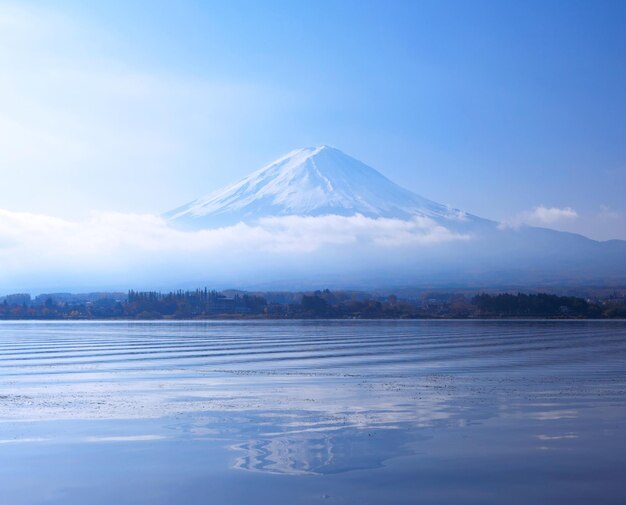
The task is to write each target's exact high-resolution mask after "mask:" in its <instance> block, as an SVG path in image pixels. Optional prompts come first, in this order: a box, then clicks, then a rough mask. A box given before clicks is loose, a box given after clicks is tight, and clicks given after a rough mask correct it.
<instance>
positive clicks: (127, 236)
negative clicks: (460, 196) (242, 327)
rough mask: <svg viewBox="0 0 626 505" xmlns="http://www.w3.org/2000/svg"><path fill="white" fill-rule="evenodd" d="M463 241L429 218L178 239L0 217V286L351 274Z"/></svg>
mask: <svg viewBox="0 0 626 505" xmlns="http://www.w3.org/2000/svg"><path fill="white" fill-rule="evenodd" d="M467 239H469V236H467V235H462V234H458V233H456V232H453V231H451V230H449V229H447V228H445V227H443V226H440V225H438V224H437V223H436V222H434V221H432V220H430V219H428V218H417V219H414V220H412V221H401V220H397V219H371V218H367V217H364V216H360V215H357V216H352V217H342V216H322V217H298V216H288V217H275V218H264V219H261V220H260V222H259V224H258V225H254V226H252V225H246V224H242V223H240V224H237V225H235V226H230V227H226V228H219V229H209V230H200V231H182V230H178V229H175V228H173V227H171V226H169V224H168V223H167V221H166V220H164V219H162V218H161V217H158V216H153V215H147V214H120V213H93V214H91V215H90V216H89V217H88V218H87V219H85V220H83V221H70V220H66V219H60V218H56V217H50V216H46V215H41V214H32V213H23V212H12V211H8V210H0V262H2V264H3V270H2V272H1V273H0V282H3V283H4V284H5V285H6V284H7V283H9V284H10V283H13V284H14V285H16V287H17V284H16V283H20V282H21V283H28V284H30V285H32V283H33V282H35V281H37V280H38V279H46V282H47V283H49V284H50V283H52V284H54V285H57V286H62V285H63V284H64V283H66V284H67V283H68V281H73V280H75V279H76V278H84V279H85V282H86V284H88V285H92V286H95V285H101V284H102V280H103V279H106V280H108V281H111V282H115V283H117V284H120V283H125V282H130V283H132V282H134V281H133V280H132V279H139V278H142V279H146V280H147V281H148V282H151V283H158V282H164V283H166V282H171V281H173V282H176V281H180V280H181V279H183V278H187V277H194V276H199V275H207V274H211V275H214V276H215V275H218V274H220V275H222V276H223V277H225V278H226V277H228V275H229V272H230V274H233V273H237V275H243V274H244V273H245V272H247V273H250V274H251V275H254V274H255V273H256V272H258V271H263V270H268V269H274V270H276V271H283V270H285V271H286V270H289V269H290V268H291V269H292V271H294V272H297V271H298V269H303V268H304V269H308V270H309V273H310V271H311V269H315V268H316V266H315V265H317V268H320V269H322V268H323V267H321V266H320V265H322V264H323V263H324V262H326V264H332V265H341V264H342V263H343V264H345V265H346V266H347V267H350V268H352V267H354V266H355V265H356V264H358V263H359V261H361V262H362V263H363V264H367V265H368V266H367V268H370V269H371V268H375V267H376V266H377V264H383V263H384V262H385V261H387V260H388V259H389V255H390V254H392V255H393V254H394V251H396V252H398V253H399V254H402V253H404V252H406V251H407V249H408V250H411V251H413V250H416V248H418V249H424V248H426V249H429V248H432V246H434V245H437V244H442V243H447V242H451V241H460V240H467ZM363 258H367V259H363ZM368 262H369V263H368ZM231 277H232V275H231ZM126 285H128V284H126Z"/></svg>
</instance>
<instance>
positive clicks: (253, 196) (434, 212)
mask: <svg viewBox="0 0 626 505" xmlns="http://www.w3.org/2000/svg"><path fill="white" fill-rule="evenodd" d="M356 214H361V215H363V216H366V217H372V218H378V217H385V218H396V219H403V220H407V219H411V218H413V217H416V216H423V217H429V218H432V219H435V220H437V221H440V220H445V221H448V220H451V221H454V220H456V221H458V220H459V219H462V220H466V219H470V220H471V219H478V218H475V217H474V216H470V215H467V214H465V213H463V212H461V211H460V210H458V209H453V208H450V207H448V206H445V205H441V204H439V203H436V202H433V201H431V200H428V199H426V198H423V197H421V196H419V195H416V194H415V193H412V192H411V191H408V190H406V189H404V188H402V187H400V186H398V185H397V184H395V183H393V182H392V181H390V180H389V179H387V178H386V177H385V176H384V175H382V174H381V173H380V172H378V171H376V170H374V169H373V168H371V167H369V166H367V165H365V164H364V163H362V162H360V161H358V160H356V159H355V158H352V157H351V156H348V155H347V154H345V153H343V152H341V151H340V150H339V149H335V148H333V147H329V146H325V145H323V146H319V147H308V148H304V149H296V150H294V151H292V152H290V153H288V154H287V155H285V156H283V157H282V158H279V159H278V160H276V161H274V162H273V163H270V164H269V165H267V166H265V167H263V168H261V169H260V170H257V171H256V172H253V173H252V174H250V175H249V176H248V177H246V178H245V179H242V180H241V181H239V182H236V183H234V184H232V185H230V186H227V187H225V188H223V189H221V190H218V191H216V192H214V193H211V194H209V195H206V196H203V197H201V198H199V199H197V200H194V201H193V202H190V203H188V204H187V205H184V206H182V207H179V208H177V209H174V210H172V211H170V212H168V213H167V214H165V216H166V217H168V218H169V219H171V220H172V221H173V222H174V223H179V224H182V225H184V226H187V227H193V228H211V227H215V226H227V225H232V224H236V223H238V222H246V223H250V222H254V221H256V220H258V219H259V218H262V217H269V216H291V215H297V216H322V215H339V216H354V215H356Z"/></svg>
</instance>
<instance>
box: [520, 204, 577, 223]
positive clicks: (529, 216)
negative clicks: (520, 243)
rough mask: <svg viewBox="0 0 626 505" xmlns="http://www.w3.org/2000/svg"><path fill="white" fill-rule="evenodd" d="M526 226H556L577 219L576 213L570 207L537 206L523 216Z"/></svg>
mask: <svg viewBox="0 0 626 505" xmlns="http://www.w3.org/2000/svg"><path fill="white" fill-rule="evenodd" d="M524 217H525V220H526V222H527V223H528V224H557V223H561V222H563V221H571V220H573V219H577V218H578V213H577V212H576V211H575V210H574V209H572V208H571V207H563V208H562V209H560V208H558V207H544V206H543V205H539V206H537V207H535V208H534V209H533V210H532V211H530V212H527V213H526V214H525V216H524Z"/></svg>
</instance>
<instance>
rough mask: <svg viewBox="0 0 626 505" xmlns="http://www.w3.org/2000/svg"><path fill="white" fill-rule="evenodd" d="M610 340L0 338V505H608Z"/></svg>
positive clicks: (532, 336) (339, 325) (618, 448)
mask: <svg viewBox="0 0 626 505" xmlns="http://www.w3.org/2000/svg"><path fill="white" fill-rule="evenodd" d="M625 427H626V322H625V321H588V322H586V321H458V322H456V321H413V322H404V321H398V322H393V321H335V322H332V321H321V322H320V321H316V322H294V321H288V322H173V323H162V322H158V323H157V322H155V323H128V322H106V323H103V322H89V323H83V322H76V323H65V322H51V323H25V322H19V323H2V324H0V503H2V504H10V505H20V504H64V505H73V504H85V503H89V504H113V503H114V504H144V503H145V504H148V503H149V504H153V505H154V504H200V503H202V504H206V503H215V504H230V503H259V504H270V503H271V504H279V503H285V504H299V503H324V504H326V503H328V504H368V503H372V504H378V503H380V504H393V503H398V504H408V503H411V504H413V503H418V504H419V503H424V504H455V505H456V504H481V505H482V504H502V503H506V504H529V503H532V504H544V503H545V504H555V503H564V504H565V503H566V504H578V503H580V504H590V503H593V504H609V503H611V504H613V503H614V504H618V503H619V504H623V503H625V502H626V431H625Z"/></svg>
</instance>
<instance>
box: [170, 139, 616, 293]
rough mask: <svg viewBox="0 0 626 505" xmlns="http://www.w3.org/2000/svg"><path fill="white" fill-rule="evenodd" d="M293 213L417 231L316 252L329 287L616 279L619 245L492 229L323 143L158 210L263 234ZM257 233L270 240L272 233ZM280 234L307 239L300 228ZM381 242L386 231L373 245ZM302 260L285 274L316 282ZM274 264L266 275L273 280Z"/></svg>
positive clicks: (182, 219) (184, 224)
mask: <svg viewBox="0 0 626 505" xmlns="http://www.w3.org/2000/svg"><path fill="white" fill-rule="evenodd" d="M294 216H295V217H297V218H306V219H311V218H319V219H320V222H321V224H319V225H318V226H317V228H316V230H319V228H320V227H322V228H323V227H324V226H325V224H324V223H326V222H328V221H327V220H328V219H334V220H335V221H334V222H337V220H341V219H344V220H347V221H350V220H351V219H352V220H353V221H350V223H348V226H354V227H356V228H357V232H356V234H357V235H358V234H359V233H361V232H362V230H363V229H364V228H367V229H369V230H371V229H375V228H376V226H379V227H380V226H387V224H389V223H392V226H396V227H397V228H395V229H397V230H400V231H398V232H397V233H399V234H400V236H402V237H406V236H407V228H402V227H403V226H405V227H411V226H414V227H417V232H416V231H415V229H414V228H412V229H411V230H409V232H410V233H412V234H413V235H409V238H416V237H417V239H418V240H416V241H415V242H412V244H413V245H410V243H409V245H406V244H407V242H405V245H404V246H399V247H397V248H396V249H394V250H393V251H392V250H391V249H389V248H387V249H384V250H383V249H380V248H379V247H378V246H377V245H376V244H377V243H380V242H381V240H380V237H374V238H373V242H371V244H373V245H371V244H370V246H369V248H368V247H364V246H363V245H362V244H361V245H359V247H358V248H356V247H355V246H354V245H349V244H347V245H346V246H345V247H344V248H343V249H341V246H329V247H328V248H326V249H325V250H324V251H325V252H324V251H322V252H320V255H321V256H320V257H322V256H324V255H326V256H325V257H326V263H325V265H326V267H325V270H324V271H323V272H322V273H323V274H325V275H327V276H328V277H327V278H328V279H332V280H334V281H337V279H340V278H341V279H343V281H342V282H345V283H352V284H355V283H356V282H357V281H358V282H359V283H361V284H362V285H365V284H367V283H368V282H369V283H370V284H372V285H373V284H375V285H379V286H380V285H382V284H389V283H396V284H397V283H400V282H402V283H404V282H410V283H416V282H422V283H429V284H430V285H437V284H439V285H448V286H450V285H457V286H458V285H466V286H467V285H473V286H476V285H517V286H521V285H540V284H553V285H580V284H585V285H593V284H596V283H604V284H607V283H608V284H620V285H621V284H624V283H626V261H625V259H626V241H621V240H609V241H606V242H598V241H595V240H591V239H588V238H586V237H583V236H582V235H578V234H574V233H567V232H560V231H555V230H551V229H547V228H537V227H532V226H519V227H506V226H502V225H501V224H500V223H498V222H496V221H492V220H489V219H484V218H481V217H478V216H475V215H473V214H470V213H467V212H464V211H462V210H459V209H457V208H454V207H450V206H447V205H442V204H440V203H437V202H434V201H432V200H429V199H427V198H424V197H422V196H419V195H417V194H415V193H413V192H411V191H409V190H407V189H404V188H402V187H400V186H398V185H397V184H395V183H393V182H392V181H390V180H389V179H388V178H386V177H385V176H384V175H382V174H381V173H380V172H378V171H376V170H375V169H373V168H371V167H369V166H367V165H365V164H364V163H362V162H360V161H358V160H356V159H354V158H352V157H351V156H348V155H347V154H345V153H343V152H341V151H340V150H338V149H335V148H332V147H328V146H320V147H311V148H305V149H297V150H295V151H292V152H290V153H288V154H287V155H285V156H283V157H282V158H279V159H278V160H276V161H274V162H273V163H270V164H269V165H267V166H265V167H263V168H261V169H260V170H257V171H256V172H253V173H251V174H250V175H249V176H248V177H246V178H244V179H242V180H240V181H239V182H236V183H234V184H232V185H230V186H227V187H225V188H223V189H221V190H218V191H216V192H214V193H210V194H208V195H206V196H203V197H201V198H199V199H197V200H194V201H192V202H190V203H188V204H186V205H183V206H182V207H179V208H177V209H174V210H172V211H170V212H168V213H166V214H164V217H165V218H166V219H168V220H169V222H170V223H171V225H172V226H174V227H177V228H182V229H186V230H204V229H217V228H228V227H231V226H234V225H237V224H238V223H244V224H246V225H248V226H252V227H255V226H260V227H261V228H263V227H264V226H265V225H266V224H267V223H268V221H267V218H278V220H279V221H280V218H292V217H294ZM324 220H326V221H324ZM363 220H365V221H363ZM274 222H276V221H274ZM322 222H323V223H322ZM264 223H265V224H264ZM307 223H309V224H310V222H308V221H307ZM355 223H356V224H355ZM271 226H272V225H270V227H271ZM292 226H293V224H292ZM296 226H297V225H296ZM426 228H428V229H429V230H431V231H432V230H435V231H436V232H437V236H442V237H444V238H452V239H451V240H444V241H441V242H436V241H435V242H436V243H435V242H433V241H430V242H429V241H428V240H421V242H420V240H419V239H420V238H421V239H424V236H423V235H421V236H420V235H419V234H420V233H423V231H424V229H426ZM266 230H269V231H268V233H270V234H271V233H274V231H275V228H270V229H266ZM442 231H443V233H442ZM289 233H296V234H297V235H298V236H301V237H302V238H303V240H306V239H307V237H306V233H307V232H306V230H305V229H300V228H297V229H295V232H294V230H293V229H291V231H290V232H289ZM383 233H386V232H385V231H383ZM393 233H396V232H393ZM416 233H417V234H418V235H416ZM391 238H392V239H393V238H394V237H391ZM427 238H428V237H427ZM388 239H389V236H388V235H387V236H386V237H384V240H382V241H383V242H384V241H387V242H389V241H388ZM353 244H354V242H353ZM342 258H343V259H342ZM302 261H305V263H303V264H302V265H301V267H300V270H299V271H298V273H296V274H294V275H298V276H300V277H298V278H297V279H299V280H302V281H304V279H303V278H302V275H304V274H303V273H302V272H304V271H306V272H308V275H311V276H312V277H314V278H316V279H319V278H320V277H319V275H320V272H314V271H313V268H312V267H311V264H312V260H311V259H309V260H304V259H303V260H302ZM307 261H308V262H307ZM270 262H271V260H267V261H266V264H269V263H270ZM277 268H278V270H277V272H278V273H277V274H276V275H282V273H281V271H280V268H279V267H277ZM348 272H352V275H353V277H352V278H348V277H347V276H348ZM285 275H286V274H285ZM340 276H341V277H340ZM294 278H296V277H294ZM337 282H338V281H337Z"/></svg>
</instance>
